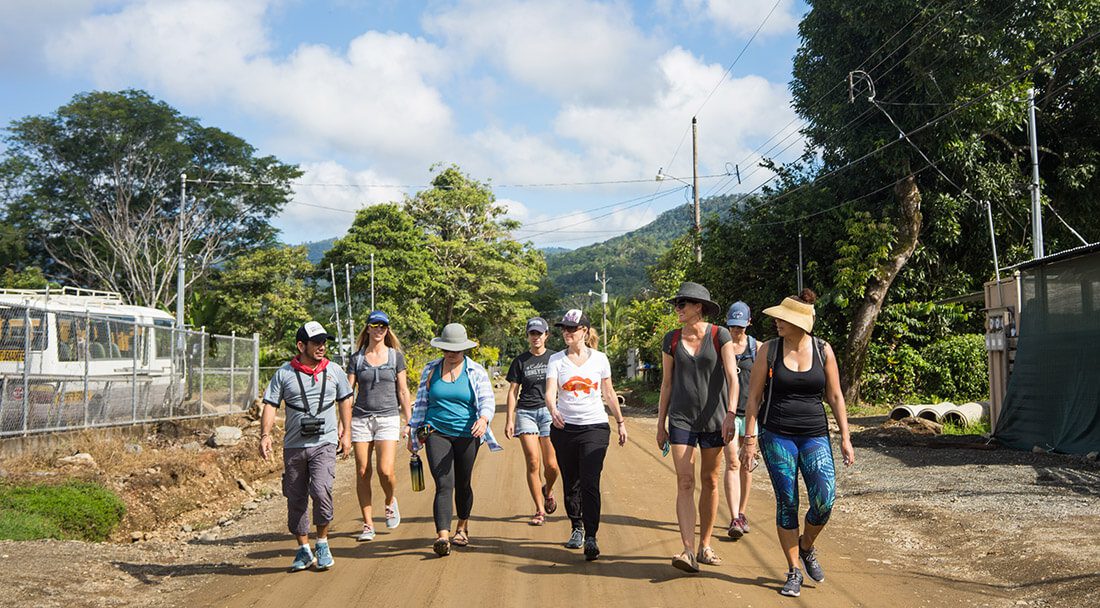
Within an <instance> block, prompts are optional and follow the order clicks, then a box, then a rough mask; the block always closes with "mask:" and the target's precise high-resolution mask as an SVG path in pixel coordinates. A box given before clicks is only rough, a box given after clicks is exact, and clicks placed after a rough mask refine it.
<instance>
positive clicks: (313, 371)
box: [290, 356, 328, 382]
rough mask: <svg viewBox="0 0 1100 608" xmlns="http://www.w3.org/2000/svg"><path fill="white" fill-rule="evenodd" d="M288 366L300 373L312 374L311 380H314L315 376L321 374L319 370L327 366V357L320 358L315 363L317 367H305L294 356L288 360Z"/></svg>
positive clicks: (315, 379)
mask: <svg viewBox="0 0 1100 608" xmlns="http://www.w3.org/2000/svg"><path fill="white" fill-rule="evenodd" d="M290 366H291V367H293V368H294V369H296V370H298V371H300V372H302V373H306V374H309V375H310V376H313V381H314V382H316V381H317V376H319V375H321V372H322V371H324V369H325V368H326V367H328V359H321V361H320V362H318V363H317V367H306V366H305V365H303V364H302V362H301V361H299V360H298V357H297V356H296V357H294V358H293V359H291V360H290Z"/></svg>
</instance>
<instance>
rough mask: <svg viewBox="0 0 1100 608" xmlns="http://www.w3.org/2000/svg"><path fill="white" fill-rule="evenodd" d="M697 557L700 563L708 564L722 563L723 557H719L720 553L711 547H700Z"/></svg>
mask: <svg viewBox="0 0 1100 608" xmlns="http://www.w3.org/2000/svg"><path fill="white" fill-rule="evenodd" d="M695 559H696V561H698V562H699V563H700V564H706V565H708V566H717V565H719V564H721V563H722V558H720V557H718V554H717V553H715V552H714V549H711V548H710V547H703V548H702V549H699V555H696V556H695Z"/></svg>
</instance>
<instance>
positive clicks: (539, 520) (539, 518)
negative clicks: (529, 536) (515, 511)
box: [527, 513, 546, 526]
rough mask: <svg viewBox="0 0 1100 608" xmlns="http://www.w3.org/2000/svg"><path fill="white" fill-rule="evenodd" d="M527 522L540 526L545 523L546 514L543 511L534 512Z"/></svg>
mask: <svg viewBox="0 0 1100 608" xmlns="http://www.w3.org/2000/svg"><path fill="white" fill-rule="evenodd" d="M527 523H528V524H529V525H532V526H541V525H542V524H544V523H546V515H545V514H544V513H535V516H534V517H532V518H531V521H529V522H527Z"/></svg>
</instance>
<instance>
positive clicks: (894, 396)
mask: <svg viewBox="0 0 1100 608" xmlns="http://www.w3.org/2000/svg"><path fill="white" fill-rule="evenodd" d="M927 368H928V362H927V361H925V360H924V358H923V357H921V354H920V353H919V352H918V351H917V350H916V349H915V348H913V347H912V346H909V345H908V344H904V343H902V344H898V345H896V346H895V347H893V348H890V347H889V346H888V345H883V344H879V343H872V344H871V345H870V346H868V349H867V366H866V369H865V371H864V374H863V386H862V387H861V388H860V393H861V397H862V399H863V400H864V401H868V402H871V403H899V402H903V401H908V400H912V399H916V398H919V397H920V396H921V395H920V388H919V379H920V378H921V377H922V376H924V375H925V374H926V373H927Z"/></svg>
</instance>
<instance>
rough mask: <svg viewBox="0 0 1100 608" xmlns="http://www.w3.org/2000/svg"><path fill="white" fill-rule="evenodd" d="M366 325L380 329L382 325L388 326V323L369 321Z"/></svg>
mask: <svg viewBox="0 0 1100 608" xmlns="http://www.w3.org/2000/svg"><path fill="white" fill-rule="evenodd" d="M367 327H369V328H371V329H382V328H384V327H389V325H386V324H385V323H369V324H367Z"/></svg>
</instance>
